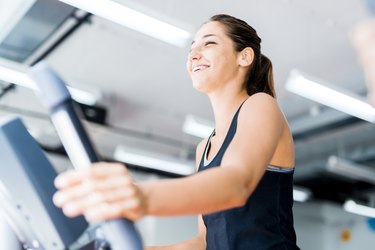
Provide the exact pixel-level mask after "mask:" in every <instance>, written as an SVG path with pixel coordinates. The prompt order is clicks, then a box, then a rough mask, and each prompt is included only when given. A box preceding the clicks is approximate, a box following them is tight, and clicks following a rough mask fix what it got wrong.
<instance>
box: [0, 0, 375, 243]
mask: <svg viewBox="0 0 375 250" xmlns="http://www.w3.org/2000/svg"><path fill="white" fill-rule="evenodd" d="M98 2H101V4H108V5H107V6H104V5H102V6H100V5H98ZM71 4H73V5H71ZM218 13H227V14H231V15H234V16H236V17H239V18H241V19H243V20H245V21H247V22H248V23H249V24H250V25H252V26H253V27H254V28H255V29H256V30H257V32H258V34H259V36H260V37H261V38H262V51H263V53H264V54H265V55H267V56H268V57H269V58H270V59H271V60H272V62H273V66H274V77H275V83H276V90H277V99H278V102H279V104H280V106H281V107H282V110H283V112H284V114H285V116H286V117H287V119H288V121H289V124H290V126H291V129H292V132H293V136H294V140H295V150H296V171H295V192H294V198H295V206H294V211H295V226H296V230H297V237H298V244H299V246H300V247H301V249H306V250H316V249H320V250H332V249H339V250H344V249H364V250H367V249H373V245H374V244H375V221H374V219H372V218H373V217H375V212H374V211H375V209H374V207H375V199H374V198H375V189H374V187H375V127H374V124H373V123H374V122H375V110H374V109H373V108H372V107H371V106H369V105H367V103H366V94H367V90H366V85H365V81H364V76H363V72H362V69H361V67H360V65H359V63H358V60H357V56H356V54H355V50H354V48H353V45H352V42H351V32H352V31H353V29H354V27H355V26H356V25H357V24H358V23H359V22H360V21H362V20H364V19H366V18H369V17H370V16H371V10H370V8H369V5H368V3H367V2H365V1H363V0H362V1H360V0H347V1H339V0H329V1H323V0H316V1H307V0H251V1H219V2H218V1H213V0H206V1H197V0H191V1H172V0H154V1H144V0H138V1H131V0H114V1H70V0H64V1H57V0H0V117H5V116H14V115H16V116H19V117H21V118H22V120H23V121H24V123H25V124H26V125H27V128H28V129H29V132H30V133H31V134H32V135H33V137H34V138H35V139H36V140H37V141H38V142H39V144H40V145H41V147H42V148H43V149H44V150H45V152H46V153H47V155H48V157H49V159H50V160H51V161H52V162H53V164H54V166H55V167H56V169H57V170H58V171H63V170H65V169H67V168H70V167H71V164H70V162H69V160H68V158H67V157H66V153H65V151H64V149H63V148H62V145H61V142H60V140H59V138H58V137H57V134H56V131H55V130H54V128H53V126H52V124H51V122H50V120H49V117H48V111H47V110H46V109H45V108H44V107H43V105H42V103H41V101H40V99H39V98H38V96H37V95H36V94H35V91H34V90H33V88H34V86H33V82H31V81H30V79H28V77H27V74H26V73H27V70H28V68H29V67H30V66H32V65H33V64H35V63H37V62H38V61H41V60H45V61H46V62H47V63H48V64H49V65H50V66H51V67H52V68H53V69H55V70H56V72H58V73H59V74H60V76H61V77H62V78H63V79H64V80H65V81H66V83H67V84H68V85H69V86H70V90H71V93H72V95H73V98H74V99H75V101H76V102H77V104H78V105H79V106H80V107H81V109H82V113H83V119H84V121H85V125H86V127H87V129H88V130H89V133H90V136H91V138H92V140H93V141H94V143H95V145H96V147H97V151H98V152H99V154H100V155H101V156H102V158H103V159H105V160H108V161H120V162H124V163H126V164H127V165H128V167H129V169H130V170H131V172H132V174H133V176H134V178H135V179H136V180H137V181H147V180H151V179H161V178H179V177H181V176H186V175H190V174H193V173H194V171H195V166H194V165H195V163H194V159H195V146H196V145H197V143H198V142H199V141H200V140H201V139H202V137H206V136H208V135H209V134H210V132H211V131H212V128H213V127H212V126H213V116H212V110H211V106H210V103H209V101H208V98H207V97H206V96H205V95H203V94H201V93H199V92H197V91H195V90H194V89H193V88H192V86H191V83H190V79H189V76H188V74H187V72H186V69H185V62H186V57H187V53H188V51H189V49H190V43H191V41H192V39H193V36H194V33H195V31H196V30H197V29H198V28H199V27H200V25H201V24H202V23H203V22H204V21H206V20H208V18H209V17H210V16H212V15H214V14H218ZM135 15H139V16H135ZM133 16H134V17H135V19H132V18H133ZM142 18H145V19H144V20H143V19H142ZM159 24H160V27H159V26H158V25H159ZM165 28H166V30H165ZM254 143H256V142H254ZM196 224H197V223H196V218H195V217H190V216H187V217H172V218H155V217H147V218H145V219H142V220H140V221H139V222H138V223H137V226H138V227H139V229H140V231H141V234H142V236H143V238H144V241H145V243H146V244H169V243H174V242H177V241H180V240H184V239H187V238H189V237H191V236H193V235H194V234H195V233H196V227H197V225H196Z"/></svg>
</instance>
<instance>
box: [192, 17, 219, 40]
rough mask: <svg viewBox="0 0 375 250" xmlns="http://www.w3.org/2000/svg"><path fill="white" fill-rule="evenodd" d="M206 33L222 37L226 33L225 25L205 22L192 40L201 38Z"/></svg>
mask: <svg viewBox="0 0 375 250" xmlns="http://www.w3.org/2000/svg"><path fill="white" fill-rule="evenodd" d="M208 34H212V35H215V36H218V37H224V36H225V35H226V32H225V27H224V25H223V24H221V23H220V22H208V23H205V24H203V25H202V27H201V28H200V29H199V30H198V31H197V33H196V34H195V36H194V41H197V40H199V39H202V38H204V37H205V36H206V35H208Z"/></svg>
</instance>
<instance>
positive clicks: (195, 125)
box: [182, 115, 214, 138]
mask: <svg viewBox="0 0 375 250" xmlns="http://www.w3.org/2000/svg"><path fill="white" fill-rule="evenodd" d="M213 129H214V126H211V125H209V122H207V121H199V119H197V118H195V117H194V116H193V115H187V116H186V118H185V122H184V124H183V126H182V131H184V132H185V133H186V134H190V135H194V136H197V137H200V138H207V137H208V136H210V134H211V133H212V131H213Z"/></svg>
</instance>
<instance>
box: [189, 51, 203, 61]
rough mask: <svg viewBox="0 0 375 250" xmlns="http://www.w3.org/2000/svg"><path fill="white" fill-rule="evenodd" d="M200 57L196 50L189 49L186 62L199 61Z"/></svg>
mask: <svg viewBox="0 0 375 250" xmlns="http://www.w3.org/2000/svg"><path fill="white" fill-rule="evenodd" d="M201 57H202V54H201V53H200V51H199V49H198V48H194V49H191V51H190V53H189V56H188V60H189V61H194V60H199V59H200V58H201Z"/></svg>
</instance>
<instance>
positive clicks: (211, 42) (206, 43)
mask: <svg viewBox="0 0 375 250" xmlns="http://www.w3.org/2000/svg"><path fill="white" fill-rule="evenodd" d="M211 44H217V43H216V42H214V41H207V42H205V43H204V45H205V46H208V45H211Z"/></svg>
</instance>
